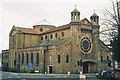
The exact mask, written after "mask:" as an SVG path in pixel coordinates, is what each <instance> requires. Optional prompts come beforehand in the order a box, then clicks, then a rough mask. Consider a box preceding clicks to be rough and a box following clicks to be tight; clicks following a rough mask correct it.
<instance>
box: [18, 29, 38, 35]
mask: <svg viewBox="0 0 120 80" xmlns="http://www.w3.org/2000/svg"><path fill="white" fill-rule="evenodd" d="M16 28H17V29H18V30H19V31H20V33H27V34H40V32H38V31H37V30H35V29H30V28H23V27H16Z"/></svg>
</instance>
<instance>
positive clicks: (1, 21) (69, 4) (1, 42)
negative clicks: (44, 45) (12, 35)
mask: <svg viewBox="0 0 120 80" xmlns="http://www.w3.org/2000/svg"><path fill="white" fill-rule="evenodd" d="M75 5H76V8H77V9H78V10H79V11H80V19H83V18H85V17H86V18H87V19H88V20H89V18H90V16H91V15H92V14H93V13H94V11H95V13H96V14H97V15H99V17H100V19H102V18H103V11H104V10H105V8H111V1H110V0H0V53H1V52H2V51H1V50H5V49H9V32H10V30H11V29H12V27H13V25H16V26H19V27H27V28H32V26H33V25H35V24H37V23H38V22H39V21H41V20H43V19H46V20H48V21H49V22H50V23H51V24H53V25H55V26H60V25H64V24H67V23H70V20H71V14H70V13H71V11H72V10H74V9H75ZM103 28H104V27H102V28H101V29H103Z"/></svg>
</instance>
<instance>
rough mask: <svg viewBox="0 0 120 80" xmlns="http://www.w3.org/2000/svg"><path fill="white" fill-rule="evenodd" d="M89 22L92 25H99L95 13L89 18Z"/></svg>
mask: <svg viewBox="0 0 120 80" xmlns="http://www.w3.org/2000/svg"><path fill="white" fill-rule="evenodd" d="M90 20H91V23H92V24H93V25H99V16H98V15H97V14H96V13H95V12H94V13H93V15H92V16H91V17H90Z"/></svg>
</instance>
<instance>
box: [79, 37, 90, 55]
mask: <svg viewBox="0 0 120 80" xmlns="http://www.w3.org/2000/svg"><path fill="white" fill-rule="evenodd" d="M80 45H81V51H82V52H83V53H85V54H88V53H90V52H91V49H92V43H91V39H90V38H88V37H83V38H82V39H81V42H80Z"/></svg>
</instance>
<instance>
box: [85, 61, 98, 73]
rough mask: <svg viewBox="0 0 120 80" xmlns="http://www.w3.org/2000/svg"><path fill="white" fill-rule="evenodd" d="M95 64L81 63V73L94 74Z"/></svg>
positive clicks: (91, 62)
mask: <svg viewBox="0 0 120 80" xmlns="http://www.w3.org/2000/svg"><path fill="white" fill-rule="evenodd" d="M95 65H96V63H95V62H93V61H85V62H83V73H94V72H95V71H96V67H95Z"/></svg>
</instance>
